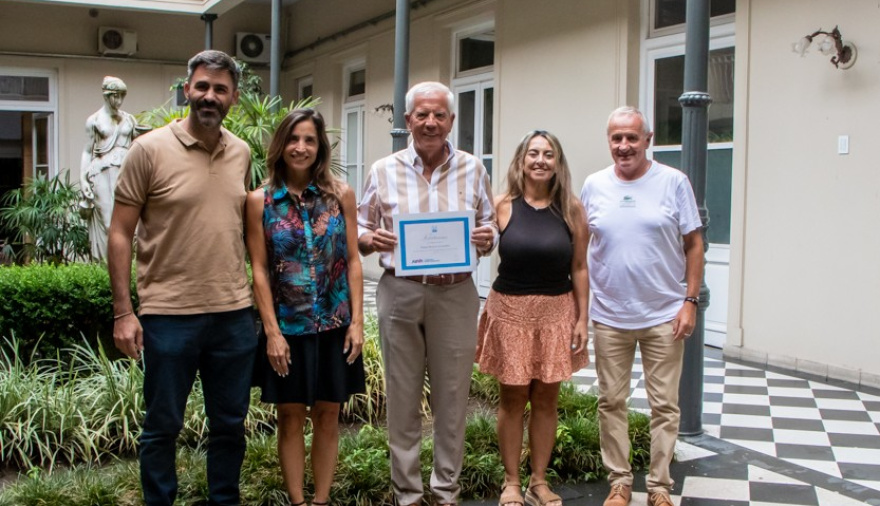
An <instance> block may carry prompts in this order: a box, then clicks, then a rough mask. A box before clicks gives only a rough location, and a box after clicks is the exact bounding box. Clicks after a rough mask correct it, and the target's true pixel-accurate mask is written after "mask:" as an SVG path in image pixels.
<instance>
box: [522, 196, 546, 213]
mask: <svg viewBox="0 0 880 506" xmlns="http://www.w3.org/2000/svg"><path fill="white" fill-rule="evenodd" d="M523 202H525V203H526V205H527V206H529V207H531V208H532V209H534V210H535V211H542V210H544V209H547V208H548V207H550V201H549V200H547V203H546V204H533V203H531V202H529V199H528V197H526V196H525V195H523Z"/></svg>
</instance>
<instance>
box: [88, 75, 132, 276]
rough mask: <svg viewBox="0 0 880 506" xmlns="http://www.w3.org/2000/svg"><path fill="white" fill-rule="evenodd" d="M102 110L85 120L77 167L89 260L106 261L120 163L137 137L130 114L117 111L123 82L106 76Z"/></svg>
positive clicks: (120, 101) (122, 93)
mask: <svg viewBox="0 0 880 506" xmlns="http://www.w3.org/2000/svg"><path fill="white" fill-rule="evenodd" d="M101 89H102V90H103V92H104V107H102V108H101V109H100V110H98V111H97V112H96V113H94V114H92V115H91V116H89V119H87V120H86V136H87V138H88V140H87V141H86V146H85V150H83V155H82V164H81V165H80V182H81V187H82V194H83V201H82V203H81V204H80V206H81V212H80V214H81V215H82V216H83V218H85V219H86V221H87V222H88V228H89V241H90V242H91V245H92V259H93V260H106V258H107V232H108V230H109V229H110V217H111V215H112V214H113V193H114V191H115V190H116V178H117V177H118V176H119V167H120V166H121V165H122V159H123V158H125V154H126V153H128V148H129V147H130V146H131V141H132V139H133V138H134V137H135V136H136V135H137V134H138V133H139V132H138V129H137V121H136V120H135V118H134V116H132V115H131V114H129V113H127V112H125V111H120V110H119V107H120V106H121V105H122V101H123V100H125V94H126V92H127V88H126V87H125V83H124V82H122V79H119V78H118V77H112V76H107V77H105V78H104V82H103V84H102V86H101Z"/></svg>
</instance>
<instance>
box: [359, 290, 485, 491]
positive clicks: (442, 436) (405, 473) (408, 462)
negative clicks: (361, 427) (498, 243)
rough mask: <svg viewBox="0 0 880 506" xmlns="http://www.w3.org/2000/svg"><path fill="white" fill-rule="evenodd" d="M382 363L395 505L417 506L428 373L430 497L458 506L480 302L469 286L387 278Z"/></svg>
mask: <svg viewBox="0 0 880 506" xmlns="http://www.w3.org/2000/svg"><path fill="white" fill-rule="evenodd" d="M376 306H377V310H378V314H379V334H380V336H381V341H382V358H383V361H384V363H385V389H386V395H387V400H388V439H389V444H390V447H391V482H392V487H393V490H394V495H395V497H396V498H397V501H398V503H399V504H413V503H418V502H420V501H421V500H422V495H423V493H424V492H423V486H422V476H421V472H420V464H419V448H420V446H421V439H422V417H421V413H420V410H419V408H420V404H421V400H422V385H424V382H425V369H426V367H427V372H428V378H429V381H430V385H431V413H432V415H433V419H434V469H433V472H432V473H431V492H432V493H433V495H434V500H435V501H437V502H439V503H457V501H458V495H459V492H460V490H461V487H459V485H458V477H459V474H461V463H462V458H463V456H464V428H465V417H466V416H467V402H468V391H469V389H470V384H471V372H472V371H473V364H474V356H475V353H476V347H477V312H478V311H479V309H480V301H479V297H478V296H477V290H476V287H475V286H474V284H473V282H471V281H470V280H467V281H463V282H461V283H457V284H454V285H448V286H433V285H423V284H421V283H417V282H413V281H408V280H405V279H400V278H396V277H394V276H393V275H391V274H388V273H386V274H384V275H383V276H382V278H381V279H380V280H379V286H378V289H377V294H376Z"/></svg>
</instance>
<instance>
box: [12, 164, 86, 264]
mask: <svg viewBox="0 0 880 506" xmlns="http://www.w3.org/2000/svg"><path fill="white" fill-rule="evenodd" d="M79 200H80V193H79V186H78V185H77V184H76V183H71V182H70V173H69V172H67V171H64V172H62V173H61V174H58V175H57V176H55V177H52V178H46V177H45V176H42V175H38V176H37V177H35V178H33V179H31V180H30V181H28V182H27V183H25V185H24V186H22V187H21V188H18V189H16V190H12V191H10V192H9V193H7V194H6V195H5V196H4V197H3V206H4V207H3V208H2V209H0V221H2V222H3V224H4V226H5V227H7V228H8V229H9V230H12V231H13V237H12V243H13V244H14V245H15V246H14V247H13V248H12V250H13V251H16V255H15V256H16V257H17V259H18V260H19V261H23V260H26V259H34V260H37V261H38V262H50V263H55V264H58V263H68V262H72V261H74V260H75V259H77V258H88V256H89V232H88V229H87V228H86V224H85V222H84V221H83V220H82V218H80V216H79V211H78V203H79Z"/></svg>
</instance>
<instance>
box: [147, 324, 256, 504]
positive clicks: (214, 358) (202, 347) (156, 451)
mask: <svg viewBox="0 0 880 506" xmlns="http://www.w3.org/2000/svg"><path fill="white" fill-rule="evenodd" d="M141 325H143V328H144V354H143V355H144V400H145V402H146V409H147V412H146V416H145V417H144V426H143V432H142V433H141V437H140V452H139V453H140V464H141V484H142V486H143V490H144V502H145V503H146V504H147V506H154V505H156V506H159V505H162V506H171V505H172V504H173V503H174V499H175V497H176V496H177V473H176V469H175V456H176V446H177V445H176V441H177V436H178V434H179V433H180V430H181V429H182V428H183V415H184V410H185V409H186V399H187V397H189V393H190V391H191V390H192V386H193V381H195V377H196V372H197V371H198V372H199V374H200V375H201V378H202V388H203V391H204V394H205V413H206V414H207V416H208V428H209V433H208V497H209V499H208V504H211V505H218V506H219V505H238V504H239V501H240V498H239V475H240V473H241V463H242V461H243V460H244V451H245V436H244V419H245V417H246V416H247V412H248V406H249V404H250V402H249V401H250V385H251V374H252V373H251V371H252V369H253V363H254V353H255V351H256V346H257V334H256V331H255V324H254V312H253V309H251V308H245V309H241V310H238V311H229V312H224V313H207V314H197V315H145V316H143V317H141Z"/></svg>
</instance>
